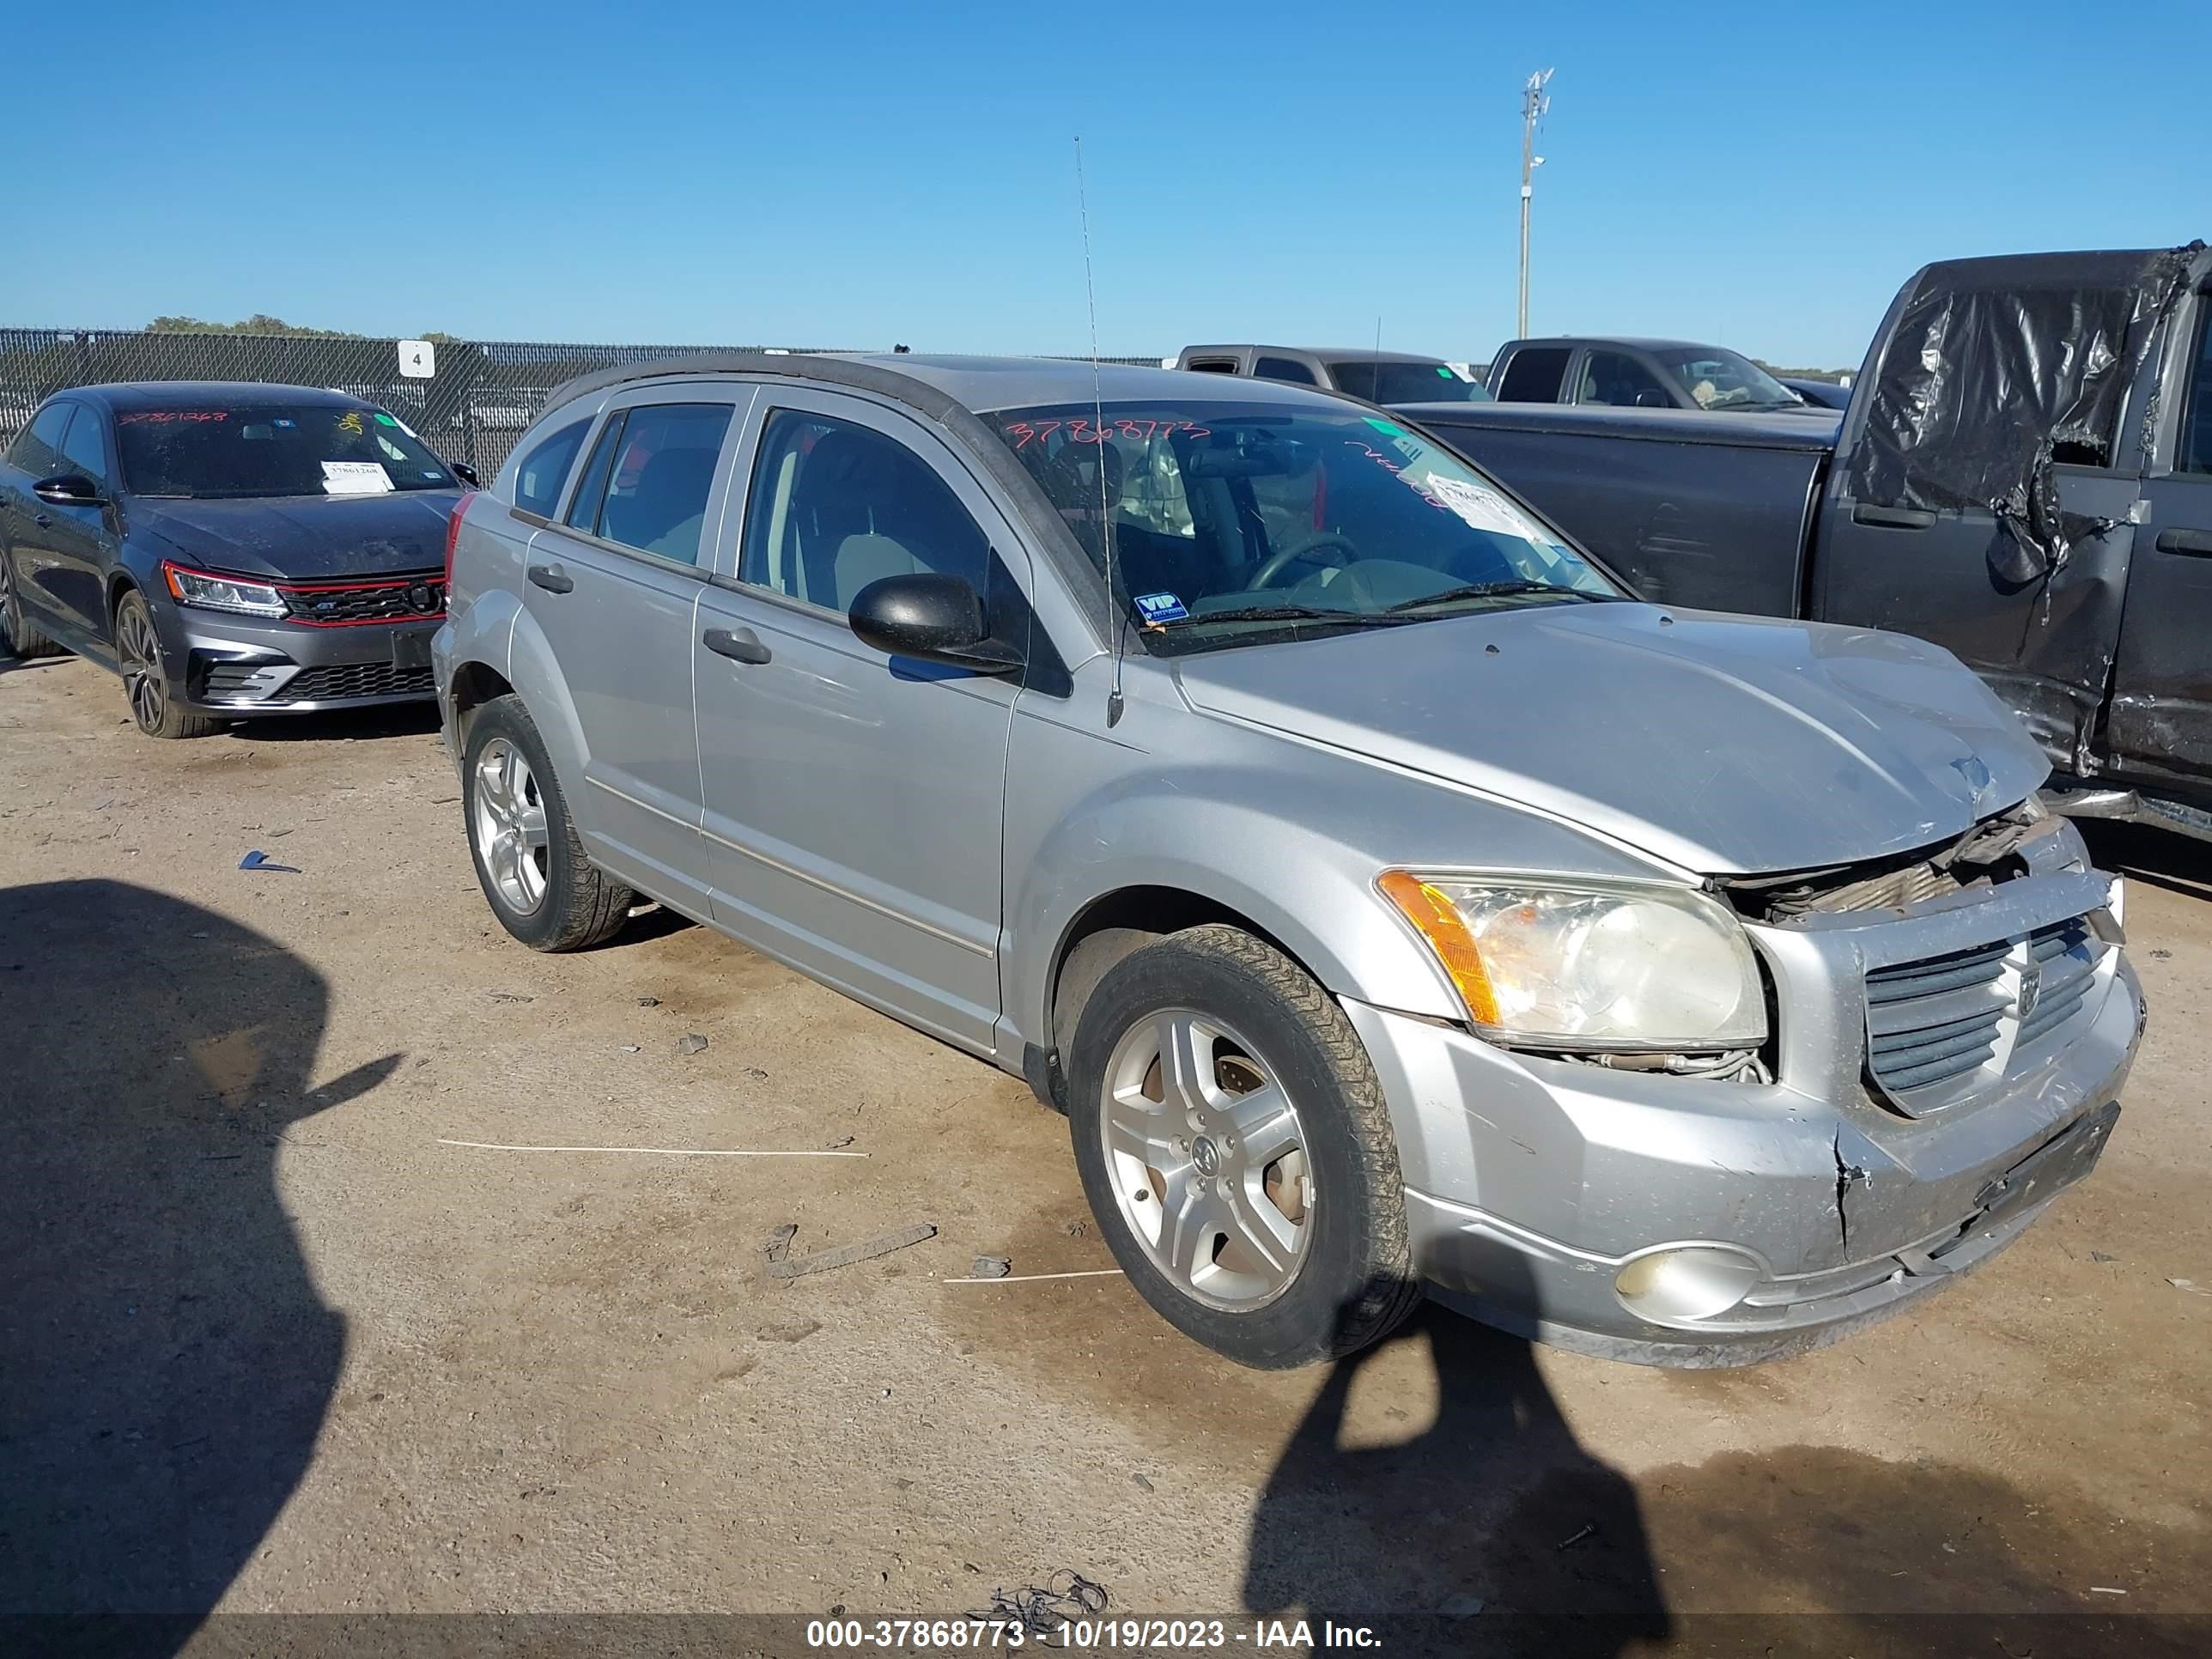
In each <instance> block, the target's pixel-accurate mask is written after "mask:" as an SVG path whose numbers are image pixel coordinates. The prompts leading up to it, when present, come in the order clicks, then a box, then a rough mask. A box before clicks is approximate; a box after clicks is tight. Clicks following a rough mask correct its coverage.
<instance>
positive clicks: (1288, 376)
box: [1252, 357, 1320, 386]
mask: <svg viewBox="0 0 2212 1659" xmlns="http://www.w3.org/2000/svg"><path fill="white" fill-rule="evenodd" d="M1252 373H1253V374H1254V376H1255V378H1257V379H1259V380H1288V381H1290V382H1291V384H1292V385H1293V386H1316V385H1319V384H1320V383H1319V382H1318V381H1316V380H1315V379H1314V372H1313V370H1311V369H1310V368H1307V367H1306V366H1305V365H1304V363H1297V362H1291V360H1290V359H1289V358H1288V357H1262V358H1261V359H1260V361H1259V362H1255V363H1254V364H1253V365H1252Z"/></svg>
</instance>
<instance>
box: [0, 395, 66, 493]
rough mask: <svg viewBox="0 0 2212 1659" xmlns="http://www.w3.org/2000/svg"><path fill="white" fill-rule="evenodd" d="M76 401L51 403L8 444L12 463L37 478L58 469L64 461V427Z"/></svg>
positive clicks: (10, 463) (48, 474)
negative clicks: (71, 402)
mask: <svg viewBox="0 0 2212 1659" xmlns="http://www.w3.org/2000/svg"><path fill="white" fill-rule="evenodd" d="M75 409H76V404H47V405H46V407H45V408H44V409H42V410H40V411H39V417H38V419H36V420H34V421H33V422H31V423H30V425H28V426H27V427H25V428H23V430H22V432H21V434H19V435H17V437H16V439H15V442H14V443H12V444H10V445H9V447H8V464H9V465H10V466H20V467H21V468H22V469H23V471H26V472H27V473H29V474H30V475H31V476H32V477H33V478H44V477H48V476H50V475H51V474H52V473H54V472H57V471H59V470H60V469H61V464H62V430H63V428H64V427H66V426H67V425H68V424H69V417H70V411H71V410H75Z"/></svg>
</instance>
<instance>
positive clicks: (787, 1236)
mask: <svg viewBox="0 0 2212 1659" xmlns="http://www.w3.org/2000/svg"><path fill="white" fill-rule="evenodd" d="M796 1237H799V1224H798V1223H797V1222H796V1221H787V1222H785V1223H784V1224H783V1225H781V1227H778V1228H775V1230H774V1231H771V1232H770V1233H769V1236H768V1239H767V1242H766V1243H763V1245H762V1246H761V1254H762V1255H764V1256H766V1257H767V1258H768V1259H769V1264H770V1265H771V1266H773V1265H774V1264H775V1263H776V1262H779V1261H782V1260H783V1258H784V1257H785V1256H787V1255H789V1254H790V1253H791V1241H792V1240H793V1239H794V1238H796Z"/></svg>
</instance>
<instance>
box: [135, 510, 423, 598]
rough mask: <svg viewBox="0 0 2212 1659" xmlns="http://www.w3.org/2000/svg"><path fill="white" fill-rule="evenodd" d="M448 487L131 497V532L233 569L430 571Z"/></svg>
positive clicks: (309, 573)
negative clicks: (226, 497)
mask: <svg viewBox="0 0 2212 1659" xmlns="http://www.w3.org/2000/svg"><path fill="white" fill-rule="evenodd" d="M459 499H460V492H459V490H457V489H410V490H395V491H393V492H392V494H390V495H266V496H256V497H253V498H252V499H249V500H244V501H172V500H166V499H157V498H151V497H147V496H143V495H142V496H134V497H132V498H131V501H130V513H131V533H132V535H134V536H136V535H137V534H139V533H140V532H150V533H152V534H153V535H155V536H157V537H159V538H161V540H162V541H164V542H166V543H167V544H169V546H170V547H172V548H173V549H174V550H175V552H176V556H177V558H178V560H179V562H182V563H185V564H193V565H198V566H200V567H201V568H205V569H210V570H217V571H222V572H224V573H227V574H232V575H239V576H264V577H274V578H276V579H278V580H292V581H314V580H325V579H328V578H332V577H340V576H378V575H386V574H393V573H397V572H402V571H416V570H436V569H438V568H441V567H442V566H443V565H444V563H445V561H446V520H447V516H448V515H449V514H450V513H452V512H453V503H454V502H455V501H458V500H459Z"/></svg>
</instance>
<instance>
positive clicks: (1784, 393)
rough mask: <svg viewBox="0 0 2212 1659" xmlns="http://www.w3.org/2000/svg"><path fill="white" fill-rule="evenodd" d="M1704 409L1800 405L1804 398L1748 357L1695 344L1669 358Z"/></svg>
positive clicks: (1796, 406)
mask: <svg viewBox="0 0 2212 1659" xmlns="http://www.w3.org/2000/svg"><path fill="white" fill-rule="evenodd" d="M1667 367H1668V368H1671V369H1673V370H1674V373H1675V374H1678V375H1680V377H1681V380H1682V384H1683V385H1684V386H1687V387H1688V388H1689V389H1690V395H1691V396H1692V398H1696V399H1697V400H1698V407H1699V408H1700V409H1737V410H1758V409H1796V408H1798V407H1799V406H1800V405H1802V404H1803V402H1804V399H1803V398H1800V397H1799V396H1798V395H1797V394H1796V392H1792V391H1791V390H1790V388H1789V387H1788V386H1784V385H1783V384H1782V382H1781V381H1779V380H1776V379H1775V378H1774V377H1773V376H1772V375H1771V374H1768V373H1767V372H1766V371H1765V369H1763V368H1760V367H1759V365H1758V364H1757V363H1754V362H1752V361H1751V359H1750V358H1748V357H1740V356H1737V355H1736V354H1735V352H1733V351H1723V350H1721V349H1717V348H1716V347H1711V346H1695V347H1692V348H1691V349H1688V350H1686V351H1678V352H1677V353H1676V355H1674V356H1672V357H1669V358H1668V359H1667Z"/></svg>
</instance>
